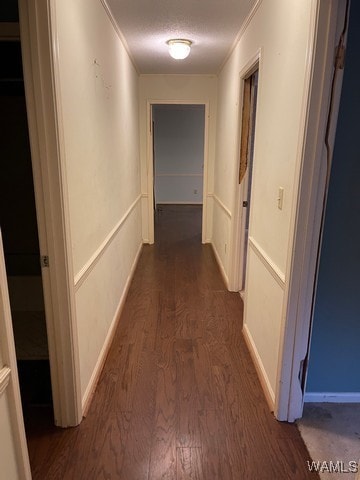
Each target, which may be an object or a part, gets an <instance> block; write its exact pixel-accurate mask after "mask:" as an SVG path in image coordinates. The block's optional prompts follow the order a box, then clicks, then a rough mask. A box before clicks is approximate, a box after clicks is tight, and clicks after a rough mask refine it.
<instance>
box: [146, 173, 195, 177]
mask: <svg viewBox="0 0 360 480" xmlns="http://www.w3.org/2000/svg"><path fill="white" fill-rule="evenodd" d="M202 176H203V174H202V173H157V174H156V175H155V177H202Z"/></svg>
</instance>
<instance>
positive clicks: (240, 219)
mask: <svg viewBox="0 0 360 480" xmlns="http://www.w3.org/2000/svg"><path fill="white" fill-rule="evenodd" d="M261 55H262V49H261V48H260V49H259V50H258V51H257V52H256V53H255V55H253V56H252V57H251V58H250V59H249V60H248V61H247V62H246V63H245V65H244V66H243V68H242V69H241V71H240V75H239V85H240V88H239V101H238V105H239V112H238V114H239V131H238V137H237V144H238V146H237V149H236V151H237V163H236V165H237V167H238V168H239V159H240V144H241V125H242V107H243V97H244V81H245V79H246V78H248V77H249V76H250V75H252V74H253V73H254V72H255V71H256V70H258V72H259V82H260V76H261ZM255 131H256V124H255V129H254V134H255ZM254 153H255V152H254ZM247 176H248V172H247V173H246V177H247ZM234 181H235V190H234V191H235V195H234V204H233V212H234V217H233V220H232V222H231V237H230V238H231V246H230V252H231V253H230V258H231V259H232V260H231V261H230V263H229V268H230V272H229V285H228V288H229V290H230V291H231V292H239V291H240V290H242V289H244V288H245V285H243V284H242V272H243V268H244V258H243V252H244V248H245V245H244V241H245V232H244V229H245V215H244V208H243V207H242V202H243V200H246V198H245V196H246V193H247V190H246V188H245V181H246V179H245V177H244V179H243V181H242V182H241V184H240V185H239V170H237V171H236V178H235V180H234ZM250 208H251V206H250Z"/></svg>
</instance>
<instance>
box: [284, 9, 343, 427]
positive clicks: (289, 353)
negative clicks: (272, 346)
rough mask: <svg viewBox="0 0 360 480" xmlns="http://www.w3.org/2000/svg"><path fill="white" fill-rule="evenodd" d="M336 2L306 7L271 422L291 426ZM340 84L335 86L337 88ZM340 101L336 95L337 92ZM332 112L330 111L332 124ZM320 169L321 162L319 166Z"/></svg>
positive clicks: (308, 301) (311, 265)
mask: <svg viewBox="0 0 360 480" xmlns="http://www.w3.org/2000/svg"><path fill="white" fill-rule="evenodd" d="M341 4H342V5H344V4H345V2H341V1H340V0H334V1H331V2H330V1H327V0H317V1H316V2H313V4H312V18H311V24H312V28H311V30H310V31H311V35H312V37H311V38H309V48H308V59H307V73H306V82H308V86H306V89H305V92H304V97H303V101H302V103H303V105H302V123H303V127H302V128H303V134H302V136H300V137H299V145H298V155H297V157H298V158H297V175H296V181H297V182H298V188H295V189H294V198H293V210H292V214H291V218H292V219H293V220H292V224H291V232H290V236H289V238H290V239H291V241H290V242H289V246H288V257H289V259H290V261H289V262H288V266H287V271H286V277H287V279H288V282H287V285H286V288H285V301H284V307H283V314H282V318H283V319H284V320H283V322H282V325H281V335H280V349H279V363H278V374H277V387H276V406H275V416H276V418H277V419H278V420H285V421H289V422H293V421H294V420H296V419H297V418H300V417H301V416H302V410H303V401H304V394H303V391H302V386H301V383H300V382H301V380H300V379H299V372H300V368H301V365H302V362H303V360H304V358H305V357H306V354H307V350H308V344H309V338H310V325H311V315H312V301H313V295H314V291H315V290H314V289H315V276H316V256H317V250H318V245H319V237H320V228H321V210H322V195H323V194H324V191H325V170H324V168H323V166H324V162H325V161H326V159H325V157H324V139H325V128H326V121H327V114H328V102H329V96H330V88H331V77H332V71H333V62H334V49H335V43H336V38H335V37H336V30H337V25H338V24H339V25H340V24H341V23H342V22H343V19H342V18H341V16H343V14H342V15H339V11H338V8H339V6H340V5H341ZM340 84H341V81H340V80H339V86H340ZM338 97H339V98H340V90H339V92H338ZM337 111H338V106H336V105H335V108H334V109H333V112H334V117H333V122H336V118H337ZM325 163H326V162H325Z"/></svg>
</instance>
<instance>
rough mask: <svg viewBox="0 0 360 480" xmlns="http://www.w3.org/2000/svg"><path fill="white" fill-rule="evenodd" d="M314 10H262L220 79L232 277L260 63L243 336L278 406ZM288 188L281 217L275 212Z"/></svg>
mask: <svg viewBox="0 0 360 480" xmlns="http://www.w3.org/2000/svg"><path fill="white" fill-rule="evenodd" d="M313 7H314V2H312V1H310V0H305V1H302V2H298V1H295V0H290V1H289V0H273V1H272V2H265V1H263V2H261V3H260V6H259V8H258V9H257V11H256V13H255V15H254V16H253V18H252V19H251V21H250V23H249V24H248V26H247V28H246V29H245V31H244V33H243V35H242V37H241V38H240V40H239V42H238V43H237V45H236V47H235V49H234V51H233V52H232V54H231V56H230V58H229V59H228V61H227V62H226V64H225V65H224V68H223V69H222V72H221V73H220V76H219V91H218V118H217V134H216V160H215V186H214V195H215V199H216V202H215V206H214V217H213V245H214V247H215V249H216V251H217V254H218V258H219V259H220V262H221V265H222V267H223V269H224V271H225V275H226V276H228V277H229V275H230V273H231V271H230V270H231V262H230V258H232V256H233V253H234V244H232V232H233V229H234V228H235V214H236V211H237V209H236V202H237V201H239V198H240V197H239V188H241V187H239V186H238V185H237V175H238V144H239V132H240V125H241V121H240V115H239V112H240V108H241V105H240V102H239V100H240V99H241V96H242V92H241V91H240V85H241V82H240V77H241V75H244V74H245V73H246V70H247V69H249V67H250V66H251V64H252V63H254V62H255V61H256V57H257V56H259V55H260V62H259V90H258V104H257V118H256V129H255V146H254V170H253V183H252V196H251V213H250V226H249V236H250V242H249V249H248V267H247V277H246V298H245V320H244V332H245V334H246V335H247V338H248V341H249V343H251V345H252V348H253V353H254V355H255V356H256V358H257V361H258V366H259V367H260V369H261V370H262V372H263V377H264V378H263V380H264V382H265V384H266V385H267V389H268V394H269V396H270V398H271V399H272V401H273V400H274V398H275V391H276V382H277V367H278V360H279V348H280V336H281V325H282V315H283V309H284V305H285V302H286V299H285V293H284V292H285V288H286V283H287V281H288V279H287V278H286V271H287V268H288V263H289V261H290V259H289V258H288V246H289V242H292V238H291V230H292V228H291V227H292V225H293V223H294V221H295V219H294V218H293V213H292V212H293V211H294V210H293V206H294V204H293V202H295V200H296V193H297V181H298V171H299V161H300V155H301V145H302V143H301V142H302V139H303V129H304V121H303V113H304V110H303V105H304V103H303V101H304V99H306V92H307V87H308V81H309V79H308V70H307V67H308V48H309V42H310V38H311V34H312V32H311V25H312V22H311V15H312V9H313ZM279 187H283V188H284V203H283V209H282V210H279V209H278V207H277V196H278V189H279Z"/></svg>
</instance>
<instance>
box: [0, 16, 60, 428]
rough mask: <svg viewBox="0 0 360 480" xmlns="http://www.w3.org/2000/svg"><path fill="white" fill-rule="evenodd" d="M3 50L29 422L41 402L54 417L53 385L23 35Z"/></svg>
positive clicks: (8, 216)
mask: <svg viewBox="0 0 360 480" xmlns="http://www.w3.org/2000/svg"><path fill="white" fill-rule="evenodd" d="M13 23H14V24H15V23H16V22H13ZM0 53H1V58H2V60H3V61H2V68H1V73H0V144H1V148H2V175H1V176H0V179H1V180H0V192H1V201H0V223H1V229H2V235H3V241H4V254H5V262H6V272H7V280H8V285H9V294H10V302H11V313H12V322H13V330H14V337H15V346H16V357H17V364H18V372H19V382H20V389H21V397H22V404H23V412H24V418H25V421H26V420H27V419H29V418H31V417H33V415H34V408H35V409H37V407H39V406H41V414H43V411H44V410H43V408H42V407H44V406H46V407H47V410H46V411H47V414H48V415H49V416H50V417H52V411H53V403H52V388H51V380H50V363H49V350H48V343H47V329H46V318H45V307H44V292H43V284H42V276H41V265H40V248H39V238H38V224H37V215H36V207H35V194H34V183H33V174H32V162H31V154H30V145H29V132H28V124H27V112H26V103H25V91H24V79H23V72H22V58H21V45H20V40H19V38H13V39H11V40H9V38H6V37H5V38H1V39H0ZM36 411H39V410H36Z"/></svg>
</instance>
